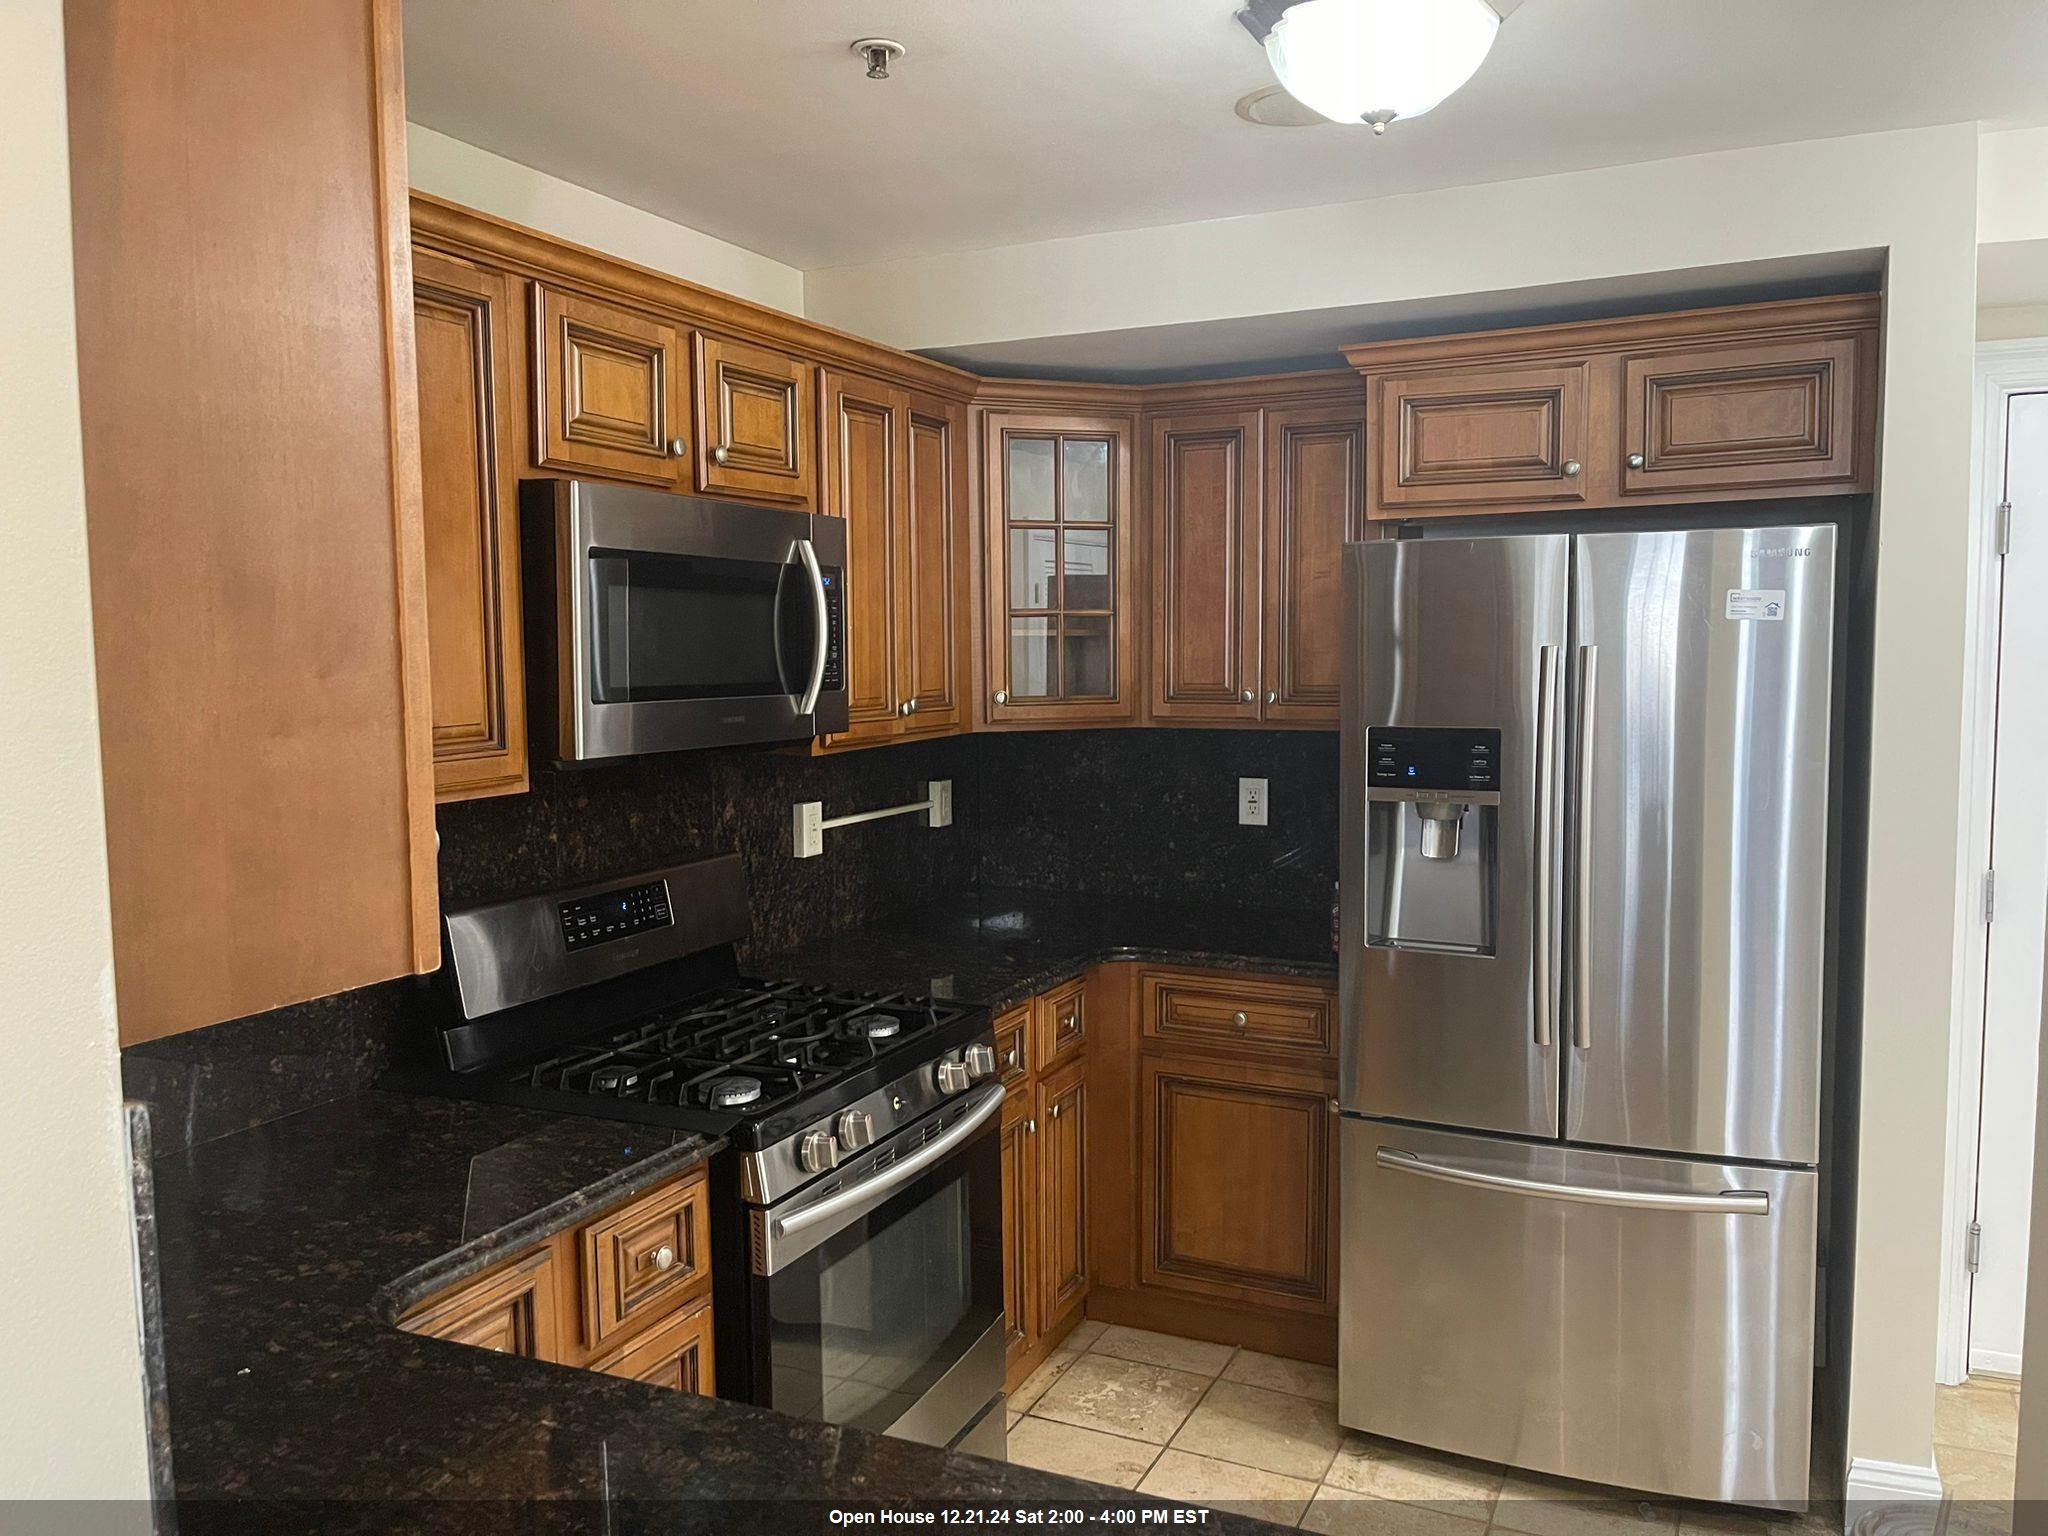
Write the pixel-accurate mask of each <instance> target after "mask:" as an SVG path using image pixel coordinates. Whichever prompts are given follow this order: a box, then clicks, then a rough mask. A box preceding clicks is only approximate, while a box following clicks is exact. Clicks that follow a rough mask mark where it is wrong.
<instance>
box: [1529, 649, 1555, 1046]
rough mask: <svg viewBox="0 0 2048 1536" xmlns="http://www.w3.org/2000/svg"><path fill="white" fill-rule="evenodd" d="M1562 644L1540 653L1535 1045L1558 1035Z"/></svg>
mask: <svg viewBox="0 0 2048 1536" xmlns="http://www.w3.org/2000/svg"><path fill="white" fill-rule="evenodd" d="M1557 683H1558V665H1557V647H1556V646H1554V645H1546V646H1543V647H1541V648H1540V649H1539V650H1538V651H1537V653H1536V860H1535V863H1536V900H1535V907H1536V923H1535V928H1536V931H1535V933H1534V934H1533V935H1532V936H1531V943H1530V946H1529V964H1530V970H1531V972H1532V973H1533V974H1532V976H1531V981H1532V983H1533V985H1534V987H1535V992H1536V1009H1535V1012H1536V1044H1537V1046H1538V1047H1539V1048H1540V1049H1543V1050H1548V1049H1550V1046H1551V1043H1552V1042H1553V1041H1554V1040H1555V1038H1556V1033H1557V1031H1556V1016H1555V1015H1556V1007H1557V976H1556V957H1557V940H1556V937H1555V933H1554V929H1555V926H1556V914H1555V913H1554V912H1553V911H1552V910H1551V898H1552V892H1553V889H1554V887H1555V884H1556V882H1555V879H1554V876H1553V872H1552V865H1553V862H1554V860H1555V851H1554V848H1553V844H1554V843H1555V841H1556V837H1557V768H1556V762H1555V759H1556V756H1557V742H1556V739H1555V738H1556V735H1557V713H1558V699H1557Z"/></svg>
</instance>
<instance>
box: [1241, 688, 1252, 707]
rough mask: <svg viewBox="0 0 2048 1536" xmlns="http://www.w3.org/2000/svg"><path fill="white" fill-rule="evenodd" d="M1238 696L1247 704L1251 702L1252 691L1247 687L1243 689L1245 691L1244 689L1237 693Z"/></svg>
mask: <svg viewBox="0 0 2048 1536" xmlns="http://www.w3.org/2000/svg"><path fill="white" fill-rule="evenodd" d="M1238 697H1239V698H1240V699H1242V700H1243V701H1244V702H1245V703H1247V704H1249V703H1251V701H1252V691H1251V689H1249V688H1247V689H1245V691H1244V692H1243V693H1241V694H1239V695H1238Z"/></svg>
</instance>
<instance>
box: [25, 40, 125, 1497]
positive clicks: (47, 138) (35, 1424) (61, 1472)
mask: <svg viewBox="0 0 2048 1536" xmlns="http://www.w3.org/2000/svg"><path fill="white" fill-rule="evenodd" d="M0 58H4V59H6V60H7V62H8V89H7V90H6V91H5V92H0V143H4V144H6V146H7V151H6V153H5V154H4V155H0V209H4V210H5V215H4V217H0V272H5V273H7V275H8V284H9V290H10V291H9V295H8V297H9V302H8V303H7V304H6V305H5V306H0V400H5V401H6V402H7V407H6V409H5V410H0V458H4V459H5V461H6V462H7V465H8V473H7V478H6V482H5V486H6V489H5V491H4V493H0V565H4V566H5V568H6V571H7V599H6V601H5V602H0V718H4V719H5V720H6V721H7V725H8V735H9V741H8V762H9V768H8V772H7V773H6V774H4V775H0V912H5V913H6V914H7V927H8V936H7V942H6V943H5V944H4V945H0V1031H4V1035H5V1039H6V1045H7V1058H8V1061H9V1062H10V1063H11V1064H12V1065H13V1067H14V1068H15V1070H11V1071H9V1072H6V1073H5V1074H0V1170H4V1173H0V1233H4V1234H5V1241H4V1242H0V1297H5V1298H6V1319H5V1324H4V1326H0V1499H9V1498H26V1497H66V1498H88V1497H91V1498H142V1497H144V1496H146V1495H147V1493H148V1486H149V1485H148V1471H147V1461H146V1455H145V1448H144V1439H143V1403H142V1357H141V1351H140V1344H139V1337H138V1331H137V1323H136V1297H135V1256H134V1239H133V1235H132V1231H131V1226H130V1219H129V1207H128V1182H127V1163H126V1154H125V1150H124V1146H123V1134H122V1124H121V1117H120V1064H119V1058H118V1056H117V1053H116V1048H115V1043H114V1042H115V1036H114V983H113V937H112V933H111V930H110V928H109V926H108V918H107V859H106V837H105V831H104V827H103V823H102V820H101V809H100V760H99V723H98V714H97V695H96V693H95V687H94V681H93V650H92V615H91V607H90V601H91V594H90V589H89V586H88V581H87V571H86V553H85V484H84V479H83V470H82V465H81V458H80V448H79V427H78V360H77V355H76V349H75V345H74V340H73V334H72V326H73V322H72V303H71V187H70V180H69V170H68V164H69V162H68V156H67V142H66V139H67V134H66V128H65V121H64V55H63V5H62V0H10V3H8V4H6V5H0ZM30 1064H33V1070H22V1069H23V1068H26V1067H28V1066H29V1065H30Z"/></svg>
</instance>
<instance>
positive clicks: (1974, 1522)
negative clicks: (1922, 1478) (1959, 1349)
mask: <svg viewBox="0 0 2048 1536" xmlns="http://www.w3.org/2000/svg"><path fill="white" fill-rule="evenodd" d="M2019 1434H2020V1386H2019V1383H2018V1382H2016V1381H2013V1380H2010V1379H2008V1378H2003V1377H1996V1376H1973V1377H1971V1378H1970V1379H1969V1380H1968V1381H1966V1382H1964V1383H1963V1384H1962V1385H1961V1386H1959V1387H1936V1388H1935V1389H1934V1465H1935V1469H1936V1470H1937V1471H1938V1472H1940V1473H1941V1488H1942V1492H1943V1494H1944V1495H1946V1504H1947V1510H1948V1524H1947V1530H1948V1531H1950V1532H1951V1533H1954V1536H1977V1533H1980V1532H1983V1533H1992V1532H2003V1531H2009V1530H2011V1529H2012V1474H2013V1450H2014V1448H2015V1447H2016V1446H2017V1444H2018V1442H2019Z"/></svg>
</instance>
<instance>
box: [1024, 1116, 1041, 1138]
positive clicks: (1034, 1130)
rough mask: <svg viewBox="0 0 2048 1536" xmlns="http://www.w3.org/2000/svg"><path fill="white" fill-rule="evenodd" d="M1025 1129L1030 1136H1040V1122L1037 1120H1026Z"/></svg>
mask: <svg viewBox="0 0 2048 1536" xmlns="http://www.w3.org/2000/svg"><path fill="white" fill-rule="evenodd" d="M1024 1129H1025V1131H1026V1132H1027V1133H1028V1134H1030V1135H1033V1136H1036V1135H1037V1134H1038V1121H1037V1120H1035V1119H1032V1120H1026V1121H1025V1122H1024Z"/></svg>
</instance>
